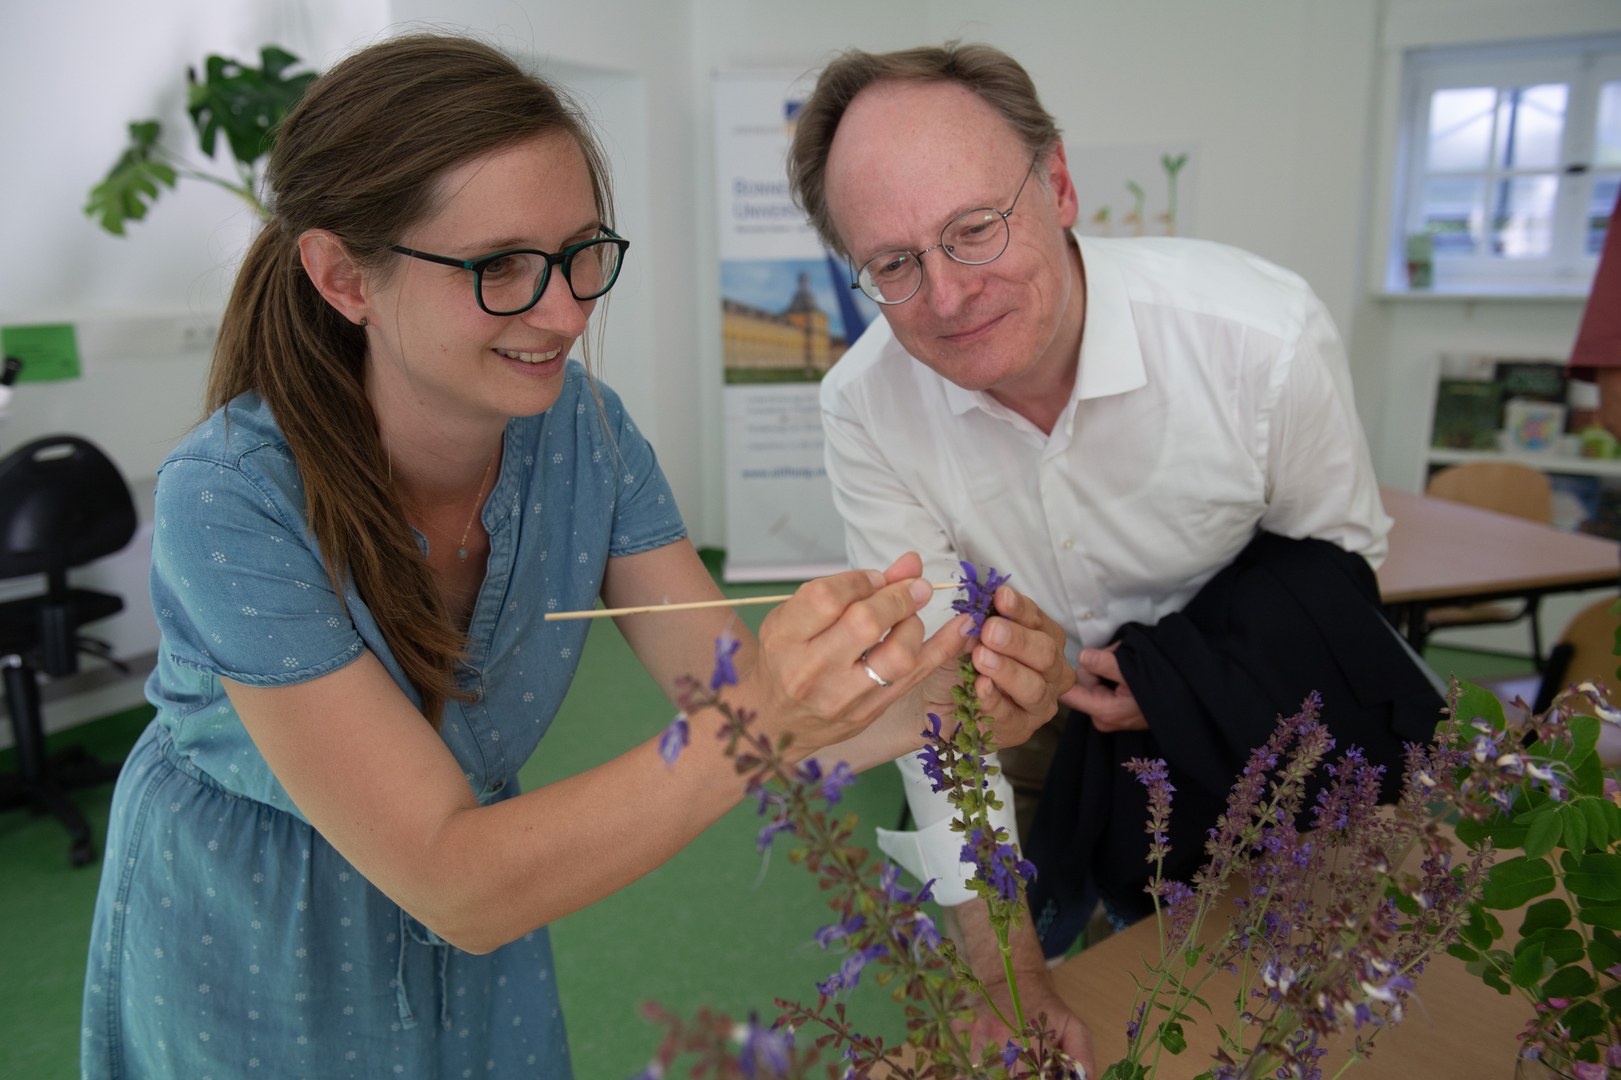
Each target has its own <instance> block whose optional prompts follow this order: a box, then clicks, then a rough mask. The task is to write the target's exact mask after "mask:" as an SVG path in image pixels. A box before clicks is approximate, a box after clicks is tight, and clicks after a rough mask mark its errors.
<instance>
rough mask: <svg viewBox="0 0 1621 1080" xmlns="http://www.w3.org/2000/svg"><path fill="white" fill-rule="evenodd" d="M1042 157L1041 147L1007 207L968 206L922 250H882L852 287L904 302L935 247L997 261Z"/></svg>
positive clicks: (972, 259)
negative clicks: (1015, 213) (1009, 226)
mask: <svg viewBox="0 0 1621 1080" xmlns="http://www.w3.org/2000/svg"><path fill="white" fill-rule="evenodd" d="M1040 160H1041V152H1040V151H1039V150H1038V151H1037V152H1036V154H1035V156H1034V157H1032V158H1031V159H1030V167H1029V168H1028V169H1026V170H1025V171H1024V179H1023V180H1020V181H1019V190H1018V191H1015V192H1014V193H1013V201H1012V202H1010V203H1008V208H1007V209H1006V210H998V209H996V208H995V207H994V206H982V207H980V208H979V209H977V210H965V211H963V212H962V213H960V214H958V215H957V216H956V217H954V218H952V219H951V220H950V221H948V222H946V224H945V227H944V228H942V229H941V230H940V242H939V243H938V244H935V245H934V247H926V248H924V249H923V250H922V251H906V250H904V249H896V250H894V251H880V252H879V253H878V254H876V255H874V256H873V257H872V258H870V259H868V260H867V261H866V262H864V263H862V264H861V269H860V270H858V271H856V275H855V280H854V281H852V282H850V288H852V289H860V290H861V291H862V292H864V293H866V294H867V295H868V296H870V297H872V298H873V299H874V300H876V301H878V303H880V304H904V303H906V301H908V300H910V299H911V298H912V297H914V296H916V295H917V291H918V290H919V289H921V288H922V287H923V256H925V255H927V254H928V253H929V252H931V251H934V250H935V249H939V250H940V251H943V252H945V253H946V257H947V258H948V259H950V260H951V261H952V262H959V263H962V264H963V265H964V266H984V265H985V264H986V263H988V262H995V261H996V260H997V259H998V258H1000V257H1001V255H1002V252H1004V251H1006V250H1007V245H1008V238H1009V236H1010V235H1011V233H1010V231H1009V229H1008V223H1007V219H1008V218H1009V217H1010V216H1011V215H1012V213H1013V208H1014V207H1015V206H1018V205H1019V196H1020V195H1023V194H1024V186H1025V185H1026V184H1028V183H1029V182H1030V176H1031V174H1032V173H1034V172H1035V171H1036V162H1038V161H1040Z"/></svg>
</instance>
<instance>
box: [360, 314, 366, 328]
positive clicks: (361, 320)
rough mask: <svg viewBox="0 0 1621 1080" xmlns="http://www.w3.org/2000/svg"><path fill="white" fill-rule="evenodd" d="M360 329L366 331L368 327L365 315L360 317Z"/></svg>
mask: <svg viewBox="0 0 1621 1080" xmlns="http://www.w3.org/2000/svg"><path fill="white" fill-rule="evenodd" d="M360 327H361V329H363V330H364V329H365V327H366V316H364V315H362V316H361V317H360Z"/></svg>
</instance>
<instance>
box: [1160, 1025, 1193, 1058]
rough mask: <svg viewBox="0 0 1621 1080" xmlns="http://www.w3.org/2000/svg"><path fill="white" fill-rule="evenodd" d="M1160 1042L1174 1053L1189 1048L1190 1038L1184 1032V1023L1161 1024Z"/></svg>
mask: <svg viewBox="0 0 1621 1080" xmlns="http://www.w3.org/2000/svg"><path fill="white" fill-rule="evenodd" d="M1159 1043H1160V1045H1161V1046H1163V1047H1165V1049H1167V1050H1169V1051H1170V1052H1171V1053H1173V1054H1180V1053H1181V1052H1182V1051H1184V1050H1186V1049H1187V1048H1188V1040H1187V1037H1186V1036H1185V1035H1184V1034H1183V1033H1182V1025H1181V1024H1177V1023H1166V1024H1161V1025H1160V1029H1159Z"/></svg>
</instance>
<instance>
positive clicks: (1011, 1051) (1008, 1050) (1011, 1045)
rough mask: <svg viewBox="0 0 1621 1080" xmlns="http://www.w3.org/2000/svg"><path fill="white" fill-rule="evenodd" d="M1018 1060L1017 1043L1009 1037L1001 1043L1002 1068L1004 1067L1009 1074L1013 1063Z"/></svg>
mask: <svg viewBox="0 0 1621 1080" xmlns="http://www.w3.org/2000/svg"><path fill="white" fill-rule="evenodd" d="M1018 1060H1019V1044H1018V1043H1016V1042H1014V1041H1013V1040H1012V1039H1009V1040H1008V1041H1007V1042H1005V1043H1003V1044H1002V1068H1004V1069H1006V1070H1007V1071H1008V1073H1009V1074H1010V1075H1011V1074H1012V1072H1013V1063H1014V1062H1015V1061H1018Z"/></svg>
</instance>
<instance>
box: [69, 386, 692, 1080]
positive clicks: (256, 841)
mask: <svg viewBox="0 0 1621 1080" xmlns="http://www.w3.org/2000/svg"><path fill="white" fill-rule="evenodd" d="M599 386H600V384H599ZM601 392H602V397H603V408H604V411H605V414H606V416H605V418H604V416H603V415H602V414H599V411H598V406H597V404H596V402H595V401H593V399H592V397H591V393H590V390H589V385H588V377H587V376H586V373H585V371H584V369H583V368H582V367H580V365H579V364H578V363H574V362H571V363H570V366H569V371H568V374H567V377H566V380H565V387H564V390H563V392H562V395H561V397H560V398H559V400H558V402H557V404H556V405H554V406H553V407H552V408H551V409H550V410H548V411H547V412H546V413H544V414H542V415H540V416H537V417H529V418H520V419H515V420H512V421H511V422H510V423H509V424H508V425H507V430H506V436H505V438H506V443H505V454H504V456H503V459H502V465H501V471H500V475H499V476H498V477H497V479H496V483H495V487H494V489H493V492H492V494H491V495H490V497H489V500H488V502H487V504H486V505H485V508H484V513H483V522H484V526H485V528H486V529H487V530H488V532H489V535H490V556H489V565H488V570H487V572H486V576H485V579H484V584H483V587H482V590H481V591H480V593H479V596H478V601H477V605H476V607H475V609H474V611H473V616H472V623H471V627H470V630H469V636H470V651H471V661H470V665H469V667H468V669H467V670H466V671H465V672H464V674H463V685H464V686H465V687H468V688H476V689H477V690H478V691H479V693H480V698H479V700H478V701H477V702H476V703H473V704H465V705H464V704H460V703H455V702H452V703H451V704H450V705H448V706H447V707H446V710H445V713H444V719H443V724H442V728H441V732H442V735H443V737H444V740H445V742H446V744H447V745H448V746H449V747H450V749H451V751H452V752H453V753H454V754H455V756H456V759H457V760H458V761H459V762H460V763H461V766H462V768H463V770H464V772H465V773H466V776H467V782H468V784H469V785H471V787H472V788H473V790H474V792H475V793H476V794H477V796H478V798H479V800H480V801H481V802H485V803H490V802H495V801H497V800H500V799H505V798H510V797H512V796H513V795H515V794H517V789H518V784H517V773H518V769H519V767H520V766H521V765H522V764H523V763H524V761H525V760H526V759H527V758H528V757H529V755H530V754H531V752H533V751H534V749H535V746H536V744H537V743H538V742H539V741H540V738H541V736H542V735H544V734H545V733H546V729H547V727H548V726H549V725H550V724H551V721H552V717H553V715H554V714H555V713H556V711H557V708H558V705H559V704H560V703H561V702H562V700H563V696H564V694H565V692H566V691H567V690H568V685H569V681H570V679H571V678H572V677H573V674H574V670H575V667H576V665H577V664H578V662H579V656H580V649H581V647H582V645H583V644H584V641H585V634H586V629H585V628H586V626H587V624H586V623H585V622H583V621H579V620H572V621H562V622H556V623H547V622H544V621H543V620H542V615H543V613H544V612H546V611H551V610H573V609H579V608H588V607H590V606H592V605H593V604H594V603H595V601H596V598H597V594H598V592H599V590H600V587H601V584H602V576H603V570H604V568H605V565H606V562H607V560H608V559H609V558H611V557H614V556H618V555H628V554H633V553H636V552H640V551H646V550H649V549H652V548H656V547H660V546H662V545H665V544H668V543H671V542H673V541H675V540H677V539H679V538H680V537H682V536H684V535H685V529H684V527H683V525H682V522H681V517H680V514H679V513H678V512H677V510H676V507H675V501H674V499H673V498H672V497H671V495H670V490H669V486H668V484H667V483H666V482H665V479H664V476H663V474H662V472H661V471H660V469H659V467H658V463H657V461H656V459H655V458H654V455H653V451H652V448H651V447H650V446H649V445H648V444H647V441H646V440H645V439H644V438H643V437H642V436H641V434H640V432H639V431H637V429H636V427H635V426H634V425H633V424H632V423H631V421H630V419H629V418H628V417H627V416H626V415H625V413H624V410H623V408H622V407H621V405H620V403H619V400H618V398H617V397H616V396H615V395H614V394H613V393H612V392H611V391H609V390H607V389H606V388H601ZM225 412H228V415H229V419H228V422H227V418H226V415H225ZM225 412H222V413H217V414H215V415H214V416H213V417H212V418H210V419H209V420H208V421H207V422H205V423H204V424H203V425H201V426H200V427H199V428H198V429H197V430H196V431H195V432H193V433H192V434H190V435H188V436H187V438H186V439H185V441H184V442H183V443H182V444H181V445H180V447H179V448H178V449H177V450H176V451H175V452H174V453H173V454H172V455H170V457H169V459H168V460H167V461H166V462H165V463H164V465H163V467H162V469H161V470H160V471H159V476H158V487H157V502H156V518H155V521H156V525H155V529H154V536H153V550H152V597H153V608H154V610H155V611H156V613H157V617H158V621H159V623H160V628H161V630H162V634H163V641H162V645H161V647H160V649H159V658H158V665H157V668H156V670H155V671H154V672H153V674H152V676H151V678H150V679H149V680H148V682H147V696H148V698H149V699H150V700H151V701H152V702H153V703H154V704H155V705H156V707H157V716H156V717H155V718H154V720H153V721H152V724H151V725H150V726H149V727H148V728H147V730H146V732H145V733H144V734H143V735H142V736H141V738H140V741H139V742H138V743H137V744H136V746H135V749H134V750H133V751H132V752H131V754H130V757H129V759H128V761H127V762H126V764H125V766H124V770H123V773H122V775H121V776H120V777H119V781H118V786H117V789H116V793H115V795H114V798H113V810H112V820H111V823H110V824H109V827H108V837H107V852H106V859H105V864H104V867H103V870H102V877H101V885H100V893H99V895H98V897H97V901H96V914H95V925H94V927H93V931H92V937H91V943H90V956H89V966H88V971H87V976H86V983H85V995H84V1027H83V1032H82V1044H81V1052H82V1064H83V1072H84V1075H85V1076H86V1077H97V1078H99V1077H185V1078H187V1080H207V1078H209V1077H212V1078H214V1080H227V1078H232V1080H241V1078H251V1077H254V1076H264V1077H276V1078H278V1080H279V1078H283V1077H289V1078H290V1077H323V1078H324V1077H386V1078H390V1080H392V1078H396V1077H420V1078H428V1077H434V1078H450V1077H472V1076H481V1077H482V1076H497V1077H568V1076H569V1075H570V1072H571V1070H570V1065H569V1057H568V1046H567V1042H566V1039H565V1034H564V1028H563V1019H562V1015H561V1011H560V1009H559V1006H558V996H557V987H556V985H555V979H554V973H553V965H552V954H551V943H550V939H549V937H548V935H547V932H546V930H545V929H544V928H542V929H540V930H537V931H535V932H533V933H531V934H528V935H526V936H525V937H524V938H522V939H521V940H519V941H515V942H512V943H511V944H509V945H506V946H504V947H502V948H500V949H497V950H495V951H494V952H492V953H490V954H488V955H485V956H475V955H472V954H469V953H465V952H462V951H460V950H458V949H456V948H454V947H452V946H450V945H447V944H445V943H444V942H443V941H441V940H440V939H439V938H438V937H437V936H436V935H434V934H433V933H432V932H431V931H429V930H428V929H427V928H426V927H424V926H423V925H422V924H421V923H419V922H417V921H416V920H415V919H413V918H412V917H411V916H409V915H407V914H406V913H405V912H403V911H402V910H400V908H399V907H398V906H396V905H395V904H394V903H393V902H391V901H390V900H389V899H388V898H387V897H385V896H384V895H383V894H382V893H381V892H379V891H378V890H377V889H376V888H375V887H373V886H372V885H371V883H370V882H368V881H367V880H366V879H365V878H363V877H362V876H361V875H360V874H359V873H358V872H357V871H356V870H355V869H354V868H353V867H351V866H350V865H349V863H348V862H347V861H346V860H345V859H344V858H343V856H341V855H339V854H338V853H337V852H336V851H335V850H333V848H332V847H331V845H329V844H328V843H327V842H326V841H325V840H324V839H323V838H322V837H321V836H320V834H319V833H317V832H316V831H315V830H314V829H312V828H311V827H310V825H309V824H308V823H307V822H306V821H305V820H304V818H303V817H302V816H301V815H300V814H299V812H298V810H297V808H296V807H294V806H293V804H292V802H291V800H290V799H289V798H288V797H287V793H286V792H285V791H284V790H283V789H282V787H281V785H280V784H279V783H278V782H277V781H276V778H275V777H274V776H273V775H272V774H271V772H270V770H269V768H268V767H267V766H266V764H265V761H264V758H263V757H261V756H260V754H259V753H258V751H257V750H256V749H255V748H254V745H253V742H252V740H251V739H249V737H248V735H247V732H246V731H245V729H244V728H243V726H242V723H241V721H240V720H239V719H238V717H237V715H236V713H235V711H234V710H233V709H232V707H231V703H230V701H229V700H228V699H227V697H226V696H225V694H224V692H223V691H222V689H221V686H220V678H221V676H224V677H227V678H230V679H233V680H235V681H237V682H240V683H244V684H247V685H253V686H282V685H289V684H294V683H299V682H303V681H305V680H308V679H313V678H316V677H318V676H320V675H324V674H326V673H328V672H331V671H334V670H336V669H338V668H340V667H342V666H343V665H345V664H347V663H349V662H350V661H351V660H353V659H355V658H356V657H357V656H359V655H361V653H362V651H363V650H370V651H371V652H372V653H374V654H375V655H376V656H377V657H378V658H379V659H380V660H381V661H382V662H383V664H384V665H385V666H386V667H387V668H388V670H389V672H390V673H391V674H392V675H393V676H394V678H395V680H396V681H397V682H398V683H399V684H400V686H401V687H402V688H403V689H405V690H406V692H407V693H408V694H412V700H416V697H415V695H414V693H412V691H411V690H410V688H409V685H408V683H407V682H406V680H405V679H404V677H403V676H402V674H401V673H400V670H399V667H398V665H397V664H396V663H395V662H394V659H393V657H392V656H391V655H390V654H389V651H388V648H387V646H386V645H385V644H384V643H383V640H382V637H381V635H380V634H379V632H378V629H377V624H376V622H375V620H374V619H373V617H372V615H371V613H370V612H369V610H368V609H367V607H366V605H365V604H364V603H362V602H361V600H360V599H359V598H358V597H357V596H356V595H354V594H353V592H352V591H349V592H347V594H346V595H345V596H344V597H343V598H342V602H340V598H339V597H338V596H337V595H336V594H335V593H334V592H333V591H332V588H331V586H330V583H329V580H328V577H327V573H326V569H325V567H324V564H323V563H322V561H321V558H320V554H319V552H318V551H317V549H316V547H315V544H314V541H313V540H312V539H311V537H310V535H309V533H308V531H307V527H306V523H305V518H304V494H303V487H302V484H301V482H300V479H299V474H298V470H297V468H296V467H295V466H294V464H293V461H292V458H291V455H290V453H289V451H288V448H287V444H286V442H285V440H284V439H283V438H282V436H281V433H280V431H279V429H278V428H277V426H276V424H275V421H274V420H273V419H272V417H271V416H270V413H269V410H268V409H267V408H266V407H265V406H264V405H263V403H261V402H260V401H258V400H257V399H256V398H255V397H253V396H251V395H246V396H244V397H242V398H239V399H238V400H237V401H235V402H233V403H232V404H231V405H230V407H229V409H228V410H226V411H225ZM604 419H606V425H605V424H604ZM609 431H611V432H612V437H611V438H609V437H608V432H609ZM418 543H419V544H425V541H424V540H423V539H422V537H420V536H418ZM353 764H354V768H355V769H356V770H360V769H365V768H367V763H366V762H365V761H356V762H354V763H353ZM558 872H559V873H566V872H567V868H566V867H559V868H558Z"/></svg>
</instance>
